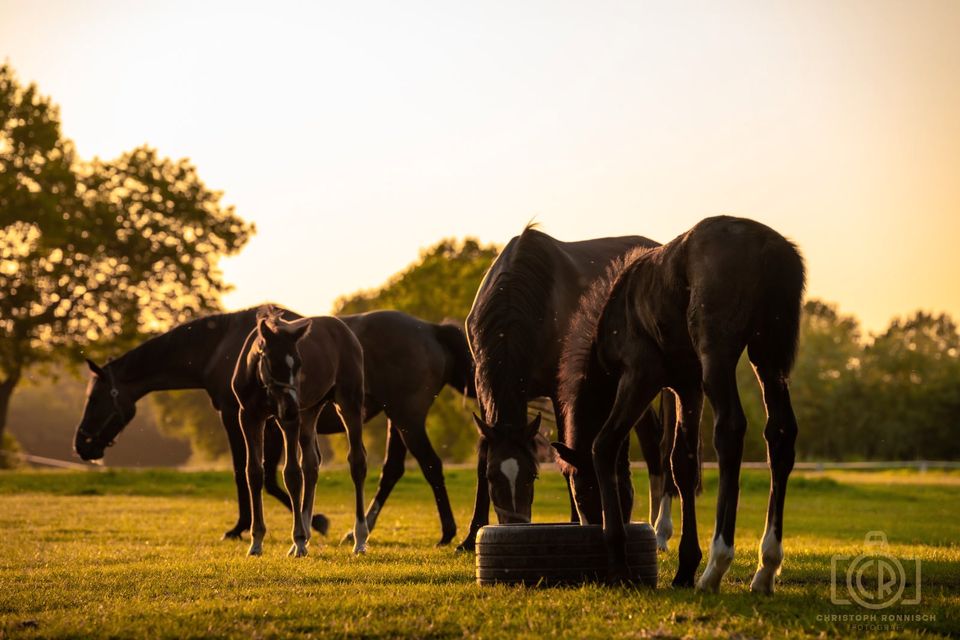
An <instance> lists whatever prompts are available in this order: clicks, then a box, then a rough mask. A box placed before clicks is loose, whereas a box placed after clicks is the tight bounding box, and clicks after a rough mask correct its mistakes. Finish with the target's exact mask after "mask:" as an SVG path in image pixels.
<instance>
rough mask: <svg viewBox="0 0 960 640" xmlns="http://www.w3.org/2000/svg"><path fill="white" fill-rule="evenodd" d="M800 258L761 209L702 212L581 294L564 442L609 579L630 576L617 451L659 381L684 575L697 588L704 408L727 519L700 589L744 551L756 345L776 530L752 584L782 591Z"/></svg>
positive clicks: (572, 336)
mask: <svg viewBox="0 0 960 640" xmlns="http://www.w3.org/2000/svg"><path fill="white" fill-rule="evenodd" d="M803 289H804V267H803V260H802V258H801V257H800V254H799V253H798V252H797V249H796V247H795V246H794V245H793V244H792V243H790V242H789V241H788V240H786V239H785V238H784V237H783V236H781V235H780V234H778V233H777V232H775V231H773V230H772V229H770V228H768V227H766V226H764V225H762V224H760V223H757V222H753V221H751V220H744V219H741V218H731V217H725V216H723V217H715V218H707V219H706V220H703V221H702V222H700V223H699V224H697V225H696V226H695V227H693V228H692V229H691V230H690V231H688V232H687V233H685V234H683V235H682V236H680V237H678V238H676V239H675V240H673V241H672V242H670V243H668V244H666V245H664V246H662V247H660V248H657V249H649V250H639V251H635V252H633V253H631V254H630V255H628V256H627V257H626V258H625V259H623V260H620V261H618V262H617V263H615V264H614V266H613V267H611V270H610V272H609V273H608V275H607V276H606V277H605V278H602V279H601V280H599V281H598V282H597V283H596V284H595V285H594V286H593V287H592V289H591V291H590V292H589V293H588V294H587V295H585V296H584V298H583V300H582V302H581V307H580V309H579V310H578V312H577V317H576V318H575V319H574V321H573V322H572V323H571V330H570V333H569V335H568V339H567V341H566V345H565V349H564V355H563V359H562V365H561V372H560V376H561V377H560V396H561V402H562V403H563V406H564V408H565V411H566V414H565V415H566V419H567V426H566V429H565V434H564V446H559V447H557V452H558V454H559V455H560V456H561V457H562V458H563V459H564V461H565V463H566V464H565V465H564V470H565V472H566V473H567V474H568V477H569V478H570V480H571V484H572V486H573V489H574V496H575V500H576V502H577V504H578V507H579V511H580V513H581V514H582V516H583V520H584V522H590V523H601V522H602V523H603V526H604V538H605V541H606V544H607V548H608V553H609V561H610V570H611V576H610V577H611V578H612V579H620V578H621V577H623V576H626V575H627V571H626V547H625V538H624V527H623V522H624V516H623V514H622V513H621V499H620V497H619V496H618V484H619V481H618V472H617V466H618V465H617V463H618V458H617V456H618V453H619V451H620V450H621V448H622V446H623V444H624V441H625V439H626V437H627V434H628V433H629V430H630V427H631V425H633V423H634V422H636V420H637V418H638V417H639V415H640V413H641V412H642V411H643V410H644V409H645V408H646V407H647V405H648V404H649V403H650V401H651V400H652V399H653V398H654V396H655V395H656V393H657V391H658V390H659V389H661V388H662V387H665V386H666V387H670V388H671V389H673V391H674V392H675V394H676V395H677V397H678V422H677V429H676V439H675V443H674V448H673V454H672V460H671V462H672V468H673V475H674V479H675V481H676V484H677V486H678V488H679V491H680V498H681V504H682V513H683V526H682V533H681V538H680V558H679V568H678V569H677V574H676V577H675V578H674V581H673V583H674V585H675V586H692V585H693V582H694V576H695V574H696V570H697V566H698V565H699V563H700V559H701V557H702V556H701V552H700V545H699V543H698V542H697V525H696V513H695V510H694V496H695V493H696V487H697V486H698V483H699V478H700V465H699V459H700V456H699V444H700V434H699V425H700V413H701V409H702V406H703V394H704V392H706V394H707V397H708V398H709V400H710V403H711V405H712V406H713V409H714V414H715V424H714V445H715V447H716V450H717V456H718V460H719V465H720V487H719V494H718V497H717V522H716V529H715V531H714V536H713V543H712V546H711V549H710V559H709V562H708V564H707V568H706V570H705V571H704V573H703V575H702V576H701V577H700V581H699V583H698V587H699V588H701V589H705V590H710V591H716V590H717V589H718V588H719V584H720V580H721V578H722V577H723V574H724V572H725V571H726V570H727V569H728V568H729V566H730V564H731V562H732V561H733V542H734V541H733V538H734V529H735V526H736V514H737V500H738V497H739V475H740V463H741V458H742V455H743V437H744V433H745V431H746V427H747V423H746V417H745V416H744V413H743V408H742V407H741V405H740V398H739V393H738V389H737V379H736V367H737V362H738V360H739V358H740V355H741V354H742V353H743V350H744V349H747V353H748V356H749V358H750V361H751V363H753V366H754V369H755V371H756V375H757V378H758V379H759V381H760V385H761V387H762V388H763V399H764V403H765V405H766V408H767V425H766V428H765V430H764V437H765V438H766V440H767V451H768V458H769V463H770V470H771V485H770V500H769V507H768V511H767V520H766V531H765V533H764V536H763V540H762V542H761V544H760V564H759V567H758V569H757V572H756V575H755V576H754V578H753V582H752V584H751V589H753V590H754V591H760V592H764V593H772V592H773V586H774V578H775V575H776V574H777V573H778V572H779V569H780V565H781V563H782V561H783V545H782V540H783V507H784V500H785V496H786V489H787V478H788V476H789V474H790V471H791V469H792V468H793V462H794V443H795V441H796V436H797V423H796V418H795V417H794V413H793V409H792V407H791V404H790V393H789V391H788V388H787V377H788V375H789V373H790V369H791V368H792V366H793V361H794V358H795V356H796V349H797V336H798V331H799V321H800V320H799V319H800V304H801V298H802V296H803Z"/></svg>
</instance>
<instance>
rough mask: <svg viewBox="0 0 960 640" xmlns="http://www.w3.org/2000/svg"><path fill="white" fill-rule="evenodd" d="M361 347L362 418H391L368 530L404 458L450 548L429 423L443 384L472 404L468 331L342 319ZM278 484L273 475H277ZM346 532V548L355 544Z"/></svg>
mask: <svg viewBox="0 0 960 640" xmlns="http://www.w3.org/2000/svg"><path fill="white" fill-rule="evenodd" d="M340 319H341V320H343V322H344V323H345V324H346V325H347V326H348V327H350V330H351V331H353V333H354V334H355V335H356V336H357V339H358V340H360V344H361V345H363V365H364V366H363V368H364V384H365V385H366V389H367V392H366V401H365V403H364V417H365V419H366V420H370V419H371V418H373V417H374V416H376V415H377V414H379V413H381V412H383V413H385V414H386V415H387V447H386V454H385V458H384V462H383V471H382V472H381V475H380V484H379V486H378V487H377V493H376V495H375V496H374V497H373V500H372V501H371V502H370V506H369V507H368V508H367V514H366V519H367V528H368V529H369V530H370V531H373V527H374V526H375V524H376V522H377V516H378V515H379V514H380V511H381V510H382V509H383V507H384V505H385V504H386V502H387V498H388V497H389V495H390V492H391V491H392V490H393V487H394V485H396V483H397V481H398V480H399V479H400V477H401V476H403V473H404V458H405V457H406V455H407V451H408V450H409V451H410V453H412V454H413V457H414V458H415V459H416V460H417V463H418V464H419V465H420V470H421V471H422V472H423V476H424V478H426V480H427V482H428V483H429V484H430V488H431V489H432V490H433V497H434V500H435V502H436V504H437V511H438V512H439V515H440V526H441V537H440V541H439V542H438V543H437V544H438V545H446V544H449V543H450V541H451V540H453V537H454V536H455V535H456V534H457V524H456V521H455V520H454V517H453V509H451V507H450V498H449V497H448V496H447V489H446V484H445V482H444V479H443V463H442V462H441V460H440V456H438V455H437V453H436V451H434V449H433V446H432V445H431V444H430V439H429V438H428V437H427V426H426V419H427V413H428V412H429V411H430V407H431V406H432V405H433V401H434V400H435V399H436V397H437V394H438V393H440V390H441V389H442V388H443V387H444V385H445V384H447V385H450V386H452V387H453V388H455V389H457V390H458V391H460V392H461V393H463V394H465V395H466V396H468V397H476V393H475V391H474V387H473V384H474V383H473V357H472V356H471V355H470V348H469V347H468V346H467V340H466V337H465V336H464V335H463V329H461V328H460V327H459V326H458V325H456V324H453V323H442V324H435V323H432V322H427V321H425V320H420V319H419V318H414V317H413V316H410V315H407V314H405V313H401V312H399V311H371V312H369V313H361V314H358V315H348V316H341V317H340ZM342 430H343V426H342V425H341V423H340V420H339V419H338V418H337V416H336V414H335V413H334V412H333V411H332V410H330V409H329V408H328V409H324V411H323V412H322V413H321V414H320V420H319V422H318V423H317V432H318V433H338V432H341V431H342ZM279 454H280V451H279V447H275V448H274V451H273V452H268V455H267V456H266V464H267V467H268V468H270V464H271V461H272V463H273V465H274V466H273V468H274V469H275V468H276V466H275V465H276V460H278V459H279ZM273 478H274V481H275V478H276V474H274V475H273ZM351 537H352V532H347V534H346V535H345V536H344V537H343V540H342V541H343V542H347V541H349V540H350V539H351Z"/></svg>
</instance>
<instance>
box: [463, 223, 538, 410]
mask: <svg viewBox="0 0 960 640" xmlns="http://www.w3.org/2000/svg"><path fill="white" fill-rule="evenodd" d="M515 240H516V242H515V243H511V244H513V250H512V253H511V255H510V256H509V258H508V259H509V264H508V265H506V268H505V269H504V270H503V271H501V272H500V273H499V274H497V276H496V278H495V280H493V281H492V282H488V283H487V284H486V285H485V286H484V291H483V292H482V293H483V295H482V296H481V297H478V298H477V304H476V306H475V310H474V311H475V312H474V313H473V316H474V321H473V322H474V327H475V330H476V333H477V339H476V340H474V341H473V342H474V344H473V347H474V350H475V353H474V355H475V356H476V367H477V374H478V375H477V382H478V384H477V397H478V398H479V400H480V403H481V406H482V407H483V408H484V409H485V411H487V412H488V413H489V415H486V416H485V419H486V420H488V421H489V422H491V423H496V421H497V417H498V414H499V410H500V409H499V406H498V405H501V404H508V403H509V404H511V405H512V404H522V405H523V406H524V407H525V406H526V402H527V398H526V392H525V389H524V388H523V382H522V381H523V380H524V379H528V372H529V370H530V362H531V360H532V359H533V358H535V357H536V356H537V353H538V352H537V345H538V344H539V342H540V334H541V331H540V320H541V316H542V314H543V313H544V309H546V308H547V302H548V300H549V297H550V294H551V291H552V290H553V282H554V277H553V255H552V249H553V239H552V238H551V237H550V236H548V235H547V234H545V233H543V232H541V231H538V230H537V229H536V228H535V225H534V224H533V223H530V224H528V225H527V226H526V227H524V229H523V232H522V233H521V234H520V235H519V236H517V238H516V239H515ZM508 246H509V245H508ZM478 345H479V348H478ZM518 379H519V382H518ZM505 398H506V399H507V401H506V402H505V401H504V399H505Z"/></svg>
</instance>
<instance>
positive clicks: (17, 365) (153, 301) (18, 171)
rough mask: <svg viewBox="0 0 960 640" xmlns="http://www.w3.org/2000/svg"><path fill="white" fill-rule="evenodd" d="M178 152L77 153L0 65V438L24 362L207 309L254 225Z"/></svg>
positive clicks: (130, 340) (126, 340)
mask: <svg viewBox="0 0 960 640" xmlns="http://www.w3.org/2000/svg"><path fill="white" fill-rule="evenodd" d="M221 197H222V194H221V193H220V192H217V191H213V190H210V189H209V188H207V187H206V186H205V185H204V183H203V181H202V180H201V179H200V177H199V176H198V174H197V171H196V169H195V167H193V166H192V165H191V164H190V163H189V162H188V161H187V160H178V161H174V160H170V159H169V158H164V157H161V156H160V155H159V154H158V153H157V152H156V151H155V150H153V149H151V148H149V147H146V146H141V147H137V148H135V149H133V150H132V151H129V152H127V153H123V154H121V155H120V157H118V158H116V159H113V160H102V159H99V158H94V159H93V160H92V161H84V160H82V159H81V158H79V157H77V155H76V153H75V151H74V146H73V143H72V142H71V141H70V140H68V139H66V138H65V137H64V136H63V134H62V131H61V126H60V115H59V109H58V108H57V106H56V105H54V104H53V102H52V101H51V100H50V99H49V98H48V97H46V96H43V95H41V94H40V93H39V91H38V89H37V87H36V86H35V85H33V84H30V85H27V86H24V85H22V84H21V83H20V82H19V80H18V78H17V76H16V74H15V73H14V71H13V69H12V68H11V67H10V66H9V65H8V64H3V65H2V66H0V441H2V438H3V436H4V432H5V428H6V421H7V415H8V409H9V402H10V400H11V398H12V395H13V392H14V390H15V389H16V387H17V385H18V384H19V383H20V381H21V379H22V378H23V376H24V374H25V373H26V372H27V371H28V370H29V369H31V368H36V367H38V366H43V365H45V364H47V365H54V364H57V363H76V362H77V361H78V360H80V358H81V357H82V356H93V357H102V356H103V354H104V353H105V352H107V351H108V350H109V351H110V352H116V351H118V350H123V349H126V348H129V347H131V346H133V345H134V344H136V343H137V342H139V341H141V340H143V339H144V338H145V337H147V336H149V335H151V334H152V333H155V332H157V331H162V330H166V329H169V328H170V327H171V326H173V325H175V324H177V323H180V322H183V321H185V320H188V319H190V318H191V317H195V316H196V315H198V314H204V313H209V312H212V311H216V310H218V309H219V308H220V296H221V294H222V293H224V292H225V291H227V290H228V289H229V287H228V286H227V285H226V283H224V281H223V278H222V274H221V273H220V270H219V269H218V267H217V263H218V260H219V258H220V257H221V256H223V255H229V254H231V253H235V252H237V251H239V250H240V248H241V247H242V246H243V245H244V244H246V242H247V239H248V238H249V237H250V235H251V234H252V233H253V232H254V229H253V226H252V225H250V224H248V223H246V222H244V221H243V220H241V219H240V218H239V217H237V215H236V214H235V212H234V210H233V208H232V207H229V206H225V205H223V204H222V203H221Z"/></svg>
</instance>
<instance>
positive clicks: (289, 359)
mask: <svg viewBox="0 0 960 640" xmlns="http://www.w3.org/2000/svg"><path fill="white" fill-rule="evenodd" d="M283 361H284V362H286V363H287V366H288V367H290V384H291V386H292V385H294V384H296V376H294V375H293V356H284V357H283ZM287 393H289V394H290V397H291V398H293V401H294V402H296V403H297V404H300V399H299V398H298V397H297V390H296V389H287Z"/></svg>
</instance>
